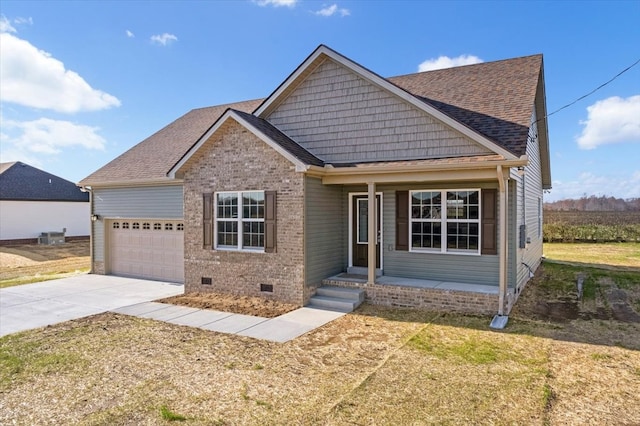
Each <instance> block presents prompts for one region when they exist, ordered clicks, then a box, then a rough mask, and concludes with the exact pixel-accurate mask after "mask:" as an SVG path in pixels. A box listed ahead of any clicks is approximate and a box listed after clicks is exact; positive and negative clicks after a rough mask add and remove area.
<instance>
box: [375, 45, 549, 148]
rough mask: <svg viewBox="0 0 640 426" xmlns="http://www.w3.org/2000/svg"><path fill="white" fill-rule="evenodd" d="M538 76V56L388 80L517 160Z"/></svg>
mask: <svg viewBox="0 0 640 426" xmlns="http://www.w3.org/2000/svg"><path fill="white" fill-rule="evenodd" d="M541 72H542V55H532V56H524V57H521V58H514V59H505V60H502V61H495V62H485V63H481V64H475V65H466V66H461V67H455V68H447V69H442V70H435V71H425V72H421V73H416V74H408V75H403V76H398V77H391V78H388V79H387V80H388V81H390V82H391V83H393V84H395V85H396V86H398V87H400V88H402V89H404V90H406V91H407V92H409V93H411V94H413V95H414V96H416V97H417V98H419V99H421V100H422V101H423V102H426V103H428V104H429V105H431V106H433V107H434V108H437V109H439V110H440V111H442V112H443V113H445V114H447V115H448V116H450V117H452V118H454V119H455V120H457V121H459V122H461V123H463V124H465V125H466V126H468V127H470V128H471V129H473V130H475V131H476V132H479V133H481V134H483V135H484V136H486V137H488V138H489V139H491V140H493V141H494V142H496V143H497V144H498V145H500V146H502V147H503V148H505V149H507V150H508V151H510V152H512V153H513V154H515V155H518V156H520V155H523V154H525V153H526V145H527V134H528V130H529V124H530V120H531V113H532V112H533V107H534V101H535V97H536V89H537V86H538V77H539V76H540V73H541Z"/></svg>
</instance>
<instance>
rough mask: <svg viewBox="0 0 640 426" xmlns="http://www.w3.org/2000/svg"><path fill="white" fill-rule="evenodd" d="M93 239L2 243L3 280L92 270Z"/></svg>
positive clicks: (0, 254) (0, 249) (0, 274)
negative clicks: (41, 242)
mask: <svg viewBox="0 0 640 426" xmlns="http://www.w3.org/2000/svg"><path fill="white" fill-rule="evenodd" d="M90 267H91V258H90V256H89V241H86V240H82V241H71V242H68V243H65V244H60V245H53V246H47V245H39V244H23V245H17V246H0V280H7V279H12V278H17V277H24V276H33V275H38V274H40V275H46V274H56V273H65V272H73V271H76V270H78V271H82V270H88V269H89V268H90Z"/></svg>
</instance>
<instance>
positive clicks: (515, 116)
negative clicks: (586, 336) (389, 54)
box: [80, 45, 550, 188]
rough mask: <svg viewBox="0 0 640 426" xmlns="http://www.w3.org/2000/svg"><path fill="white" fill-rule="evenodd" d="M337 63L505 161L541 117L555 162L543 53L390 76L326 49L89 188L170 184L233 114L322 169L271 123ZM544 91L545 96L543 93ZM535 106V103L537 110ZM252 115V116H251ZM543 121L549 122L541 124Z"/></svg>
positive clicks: (164, 138) (193, 117)
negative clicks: (302, 87) (300, 88)
mask: <svg viewBox="0 0 640 426" xmlns="http://www.w3.org/2000/svg"><path fill="white" fill-rule="evenodd" d="M327 59H331V60H334V61H336V62H339V63H340V64H342V65H343V66H346V67H347V68H349V69H351V70H352V71H353V72H355V73H357V74H358V75H359V76H360V77H362V78H364V79H366V80H368V81H369V82H371V83H373V84H376V85H378V86H379V87H381V88H382V89H384V90H387V91H389V92H390V93H392V94H394V95H396V96H398V97H399V98H401V99H403V100H404V101H406V102H409V103H410V104H412V105H414V106H415V107H416V108H418V109H421V110H423V111H425V113H427V114H429V115H431V116H432V117H434V118H436V119H438V120H440V121H441V122H443V123H445V124H447V125H449V126H450V127H452V128H454V129H455V130H457V131H459V132H460V133H462V134H464V135H465V136H467V137H469V138H470V139H472V140H474V141H476V142H477V143H479V144H481V145H483V146H485V147H486V148H488V149H489V150H490V151H492V152H494V153H496V154H498V155H500V156H502V158H503V159H504V160H505V161H509V160H516V159H518V158H520V159H524V158H525V157H522V156H523V155H524V154H526V144H527V136H528V129H529V125H530V120H531V114H532V112H533V110H534V106H535V109H536V112H537V115H538V117H539V119H538V127H539V131H538V134H539V136H540V144H541V153H542V156H543V157H544V155H547V156H548V130H547V127H546V126H547V121H546V118H544V117H545V115H546V106H545V103H544V91H543V90H544V88H542V92H541V91H540V85H542V86H544V78H543V65H542V55H532V56H525V57H521V58H515V59H506V60H502V61H495V62H486V63H481V64H475V65H467V66H462V67H454V68H448V69H442V70H436V71H427V72H421V73H415V74H407V75H402V76H396V77H390V78H387V79H385V78H383V77H380V76H379V75H377V74H375V73H373V72H372V71H370V70H368V69H366V68H364V67H362V66H361V65H359V64H357V63H355V62H353V61H351V60H350V59H348V58H346V57H344V56H342V55H340V54H339V53H337V52H335V51H333V50H332V49H330V48H328V47H326V46H324V45H320V46H319V47H318V48H317V49H316V50H315V51H314V52H313V53H312V54H311V55H309V57H307V59H306V60H305V61H304V62H303V63H302V64H301V65H300V66H298V68H296V70H295V71H294V72H293V73H292V74H291V75H290V76H289V77H288V78H287V79H286V80H285V81H284V82H283V83H282V84H281V85H280V86H279V87H278V88H277V89H276V90H275V91H274V92H273V93H272V94H271V95H270V96H269V97H268V98H266V99H256V100H253V101H245V102H238V103H233V104H226V105H218V106H214V107H208V108H199V109H194V110H192V111H190V112H189V113H187V114H185V115H184V116H182V117H180V118H178V119H177V120H175V121H174V122H173V123H171V124H169V125H168V126H166V127H165V128H163V129H161V130H160V131H158V132H156V133H155V134H153V135H152V136H150V137H148V138H147V139H145V140H144V141H142V142H140V143H139V144H138V145H136V146H134V147H133V148H131V149H130V150H129V151H127V152H125V153H124V154H122V155H121V156H119V157H117V158H116V159H114V160H113V161H111V162H110V163H108V164H107V165H105V166H104V167H102V168H101V169H99V170H97V171H96V172H94V173H93V174H91V175H90V176H88V177H87V178H85V179H83V180H82V181H81V182H80V183H81V184H82V185H86V186H89V185H94V184H100V185H108V184H123V183H127V184H135V183H138V184H143V183H154V182H158V183H161V182H169V181H171V180H172V178H175V176H176V172H177V170H178V169H180V167H181V166H182V165H183V164H184V163H185V162H186V161H187V160H188V157H189V156H190V155H192V154H193V152H194V149H197V148H198V147H199V146H201V144H202V143H204V141H205V140H206V139H207V138H208V137H205V136H206V135H207V134H209V135H210V133H209V132H210V131H211V130H212V129H213V128H214V127H215V124H216V123H217V122H218V121H219V120H220V119H221V117H222V116H223V115H224V114H225V112H226V111H227V110H228V109H231V110H232V111H233V114H234V116H235V118H237V119H239V120H240V121H243V122H244V123H242V124H243V125H245V126H247V128H248V129H249V130H251V131H252V132H254V134H256V135H257V136H259V137H261V138H262V139H263V140H264V141H265V142H267V143H269V144H273V147H274V148H276V149H279V150H282V152H281V153H283V155H285V156H287V157H288V158H289V159H290V160H292V161H293V162H294V163H296V164H298V165H300V164H305V165H310V166H320V167H321V166H323V165H325V164H324V163H323V161H322V159H320V158H318V157H316V156H314V155H313V154H311V153H310V152H308V151H307V150H305V149H304V148H302V147H301V146H300V145H299V144H297V143H296V142H295V141H293V140H292V139H291V138H289V137H288V136H287V135H285V134H284V133H283V132H281V131H280V130H278V129H277V128H276V127H275V126H273V125H272V124H270V123H269V122H268V121H266V120H265V119H264V118H265V117H266V116H267V115H268V114H269V112H270V111H271V110H272V109H274V108H276V107H277V105H278V104H279V102H281V101H282V100H283V99H285V98H286V97H287V96H288V95H289V94H290V93H291V92H292V91H294V90H295V88H296V87H297V85H298V84H300V83H301V82H302V81H303V80H304V79H305V78H306V76H308V75H309V74H311V73H312V72H313V71H314V70H315V68H316V67H317V66H319V65H320V64H321V63H323V62H324V61H325V60H327ZM541 93H542V97H541V96H540V94H541ZM534 104H535V105H534ZM251 111H253V113H252V114H249V113H250V112H251ZM540 117H543V118H542V119H540ZM542 168H543V170H542V172H543V184H545V183H546V186H545V187H549V188H550V170H549V162H548V159H546V160H545V158H542Z"/></svg>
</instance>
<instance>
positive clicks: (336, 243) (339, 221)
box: [304, 177, 348, 286]
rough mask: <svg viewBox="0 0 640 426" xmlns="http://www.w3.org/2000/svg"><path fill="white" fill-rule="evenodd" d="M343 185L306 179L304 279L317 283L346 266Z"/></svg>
mask: <svg viewBox="0 0 640 426" xmlns="http://www.w3.org/2000/svg"><path fill="white" fill-rule="evenodd" d="M343 207H344V205H343V200H342V187H341V186H328V185H323V184H322V181H321V180H320V179H318V178H312V177H306V179H305V220H304V224H305V225H304V226H305V228H304V233H305V261H304V263H305V275H306V277H305V282H306V284H307V285H311V286H315V285H319V284H320V283H321V282H322V280H323V279H325V278H328V277H330V276H332V275H336V274H338V273H340V272H342V271H344V270H345V268H346V260H347V252H346V248H347V242H346V240H347V239H348V236H347V234H346V231H345V228H344V221H343V218H344V216H345V215H346V214H347V213H346V212H345V210H344V209H343Z"/></svg>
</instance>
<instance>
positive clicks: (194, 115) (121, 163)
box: [80, 99, 262, 185]
mask: <svg viewBox="0 0 640 426" xmlns="http://www.w3.org/2000/svg"><path fill="white" fill-rule="evenodd" d="M261 102H262V99H257V100H252V101H245V102H237V103H232V104H225V105H217V106H212V107H206V108H198V109H194V110H191V111H189V112H188V113H186V114H185V115H183V116H182V117H180V118H178V119H177V120H175V121H174V122H173V123H171V124H169V125H168V126H166V127H164V128H163V129H161V130H159V131H158V132H156V133H154V134H153V135H151V136H149V137H148V138H147V139H145V140H143V141H142V142H140V143H139V144H137V145H136V146H134V147H133V148H131V149H130V150H128V151H126V152H125V153H123V154H122V155H120V156H119V157H116V158H115V159H114V160H112V161H111V162H109V163H107V164H106V165H105V166H103V167H101V168H100V169H98V170H97V171H95V172H94V173H92V174H91V175H89V176H87V177H86V178H84V179H82V180H81V181H80V184H82V185H92V184H97V183H107V182H123V181H135V180H138V181H144V180H154V179H162V178H166V175H167V172H168V171H169V170H170V169H171V167H173V166H174V165H175V164H176V163H177V162H178V161H179V160H180V159H181V158H182V156H183V155H184V154H185V152H187V151H188V150H189V148H191V146H192V145H193V144H194V143H195V142H196V141H197V140H198V139H199V138H200V137H201V136H202V135H203V134H204V133H205V132H206V131H207V130H209V128H210V127H211V125H212V124H213V123H215V122H216V120H218V118H220V116H221V115H222V114H223V113H224V112H225V111H226V110H227V109H229V108H234V109H237V110H239V111H247V112H249V111H253V110H254V109H256V108H257V107H258V105H260V103H261Z"/></svg>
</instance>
